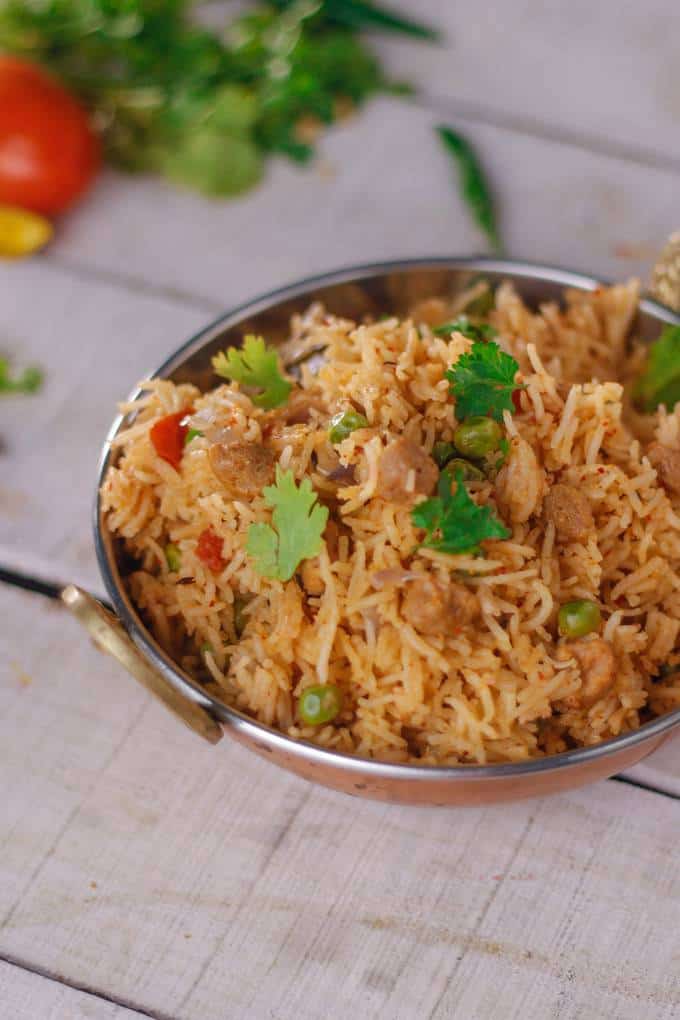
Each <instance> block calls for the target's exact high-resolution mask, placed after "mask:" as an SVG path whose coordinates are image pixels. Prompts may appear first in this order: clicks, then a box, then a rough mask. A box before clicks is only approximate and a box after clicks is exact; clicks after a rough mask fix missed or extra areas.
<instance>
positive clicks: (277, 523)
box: [246, 466, 328, 581]
mask: <svg viewBox="0 0 680 1020" xmlns="http://www.w3.org/2000/svg"><path fill="white" fill-rule="evenodd" d="M263 495H264V499H265V503H266V504H267V506H269V507H273V508H274V513H273V514H272V524H271V525H270V524H262V523H257V524H251V525H250V527H249V528H248V539H247V542H246V552H247V553H248V555H249V556H252V557H253V559H254V560H255V569H256V570H257V572H258V574H262V576H263V577H273V578H276V579H278V580H279V581H289V580H290V578H291V577H292V576H293V574H294V573H295V571H296V570H297V568H298V566H299V565H300V563H301V562H302V561H303V560H308V559H311V558H313V557H314V556H318V554H319V551H320V549H321V545H322V542H323V538H322V536H323V532H324V529H325V527H326V522H327V520H328V509H327V507H325V506H321V505H320V504H319V503H318V502H317V496H316V493H315V492H314V489H313V488H312V483H311V482H310V480H309V478H303V479H302V481H301V482H300V486H299V487H298V486H297V485H296V484H295V478H294V477H293V472H292V471H282V470H281V468H280V467H278V466H277V468H276V482H275V483H274V485H268V486H267V487H266V488H265V489H264V490H263ZM272 525H273V527H272Z"/></svg>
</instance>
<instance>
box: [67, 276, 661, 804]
mask: <svg viewBox="0 0 680 1020" xmlns="http://www.w3.org/2000/svg"><path fill="white" fill-rule="evenodd" d="M478 274H483V275H484V276H485V277H486V278H487V279H488V280H489V282H490V284H491V285H494V284H497V283H500V282H501V281H502V280H511V281H512V282H513V283H514V284H515V286H516V287H517V289H518V290H519V292H520V293H521V294H522V295H523V297H524V298H525V299H526V300H527V301H528V302H529V303H531V304H537V303H538V302H542V301H546V300H559V299H560V298H561V295H562V291H563V288H565V287H575V288H578V289H581V290H593V289H594V288H595V287H597V286H598V282H597V281H596V280H593V279H592V278H590V277H588V276H581V275H578V274H576V273H571V272H566V271H564V270H561V269H553V268H551V267H549V266H541V265H533V264H531V263H526V262H515V261H505V260H499V259H484V258H474V259H418V260H409V261H402V262H388V263H382V264H377V265H367V266H357V267H354V268H351V269H345V270H341V271H339V272H335V273H330V274H327V275H324V276H318V277H314V278H312V279H308V280H303V281H302V282H301V283H297V284H294V285H292V286H290V287H285V288H283V289H281V290H277V291H274V292H273V293H271V294H267V295H266V296H264V297H261V298H258V299H256V300H254V301H250V302H249V303H248V304H246V305H242V306H241V307H240V308H237V309H235V310H234V311H232V312H229V313H228V314H226V315H224V316H222V318H220V319H218V320H217V322H214V323H213V324H212V325H211V326H208V327H207V328H206V329H204V330H203V331H202V332H201V333H199V334H198V335H197V336H195V337H193V338H192V339H191V340H189V341H188V342H187V343H185V344H184V345H183V346H182V347H180V349H179V350H178V351H176V353H175V354H173V355H172V356H171V357H170V358H169V359H168V360H167V361H166V362H165V363H164V364H163V365H161V366H160V368H159V369H158V370H157V372H155V373H154V374H155V376H157V377H161V378H170V379H173V380H174V381H175V382H192V383H195V384H196V385H197V386H199V388H201V389H202V390H206V389H209V388H210V387H211V386H214V384H215V379H214V375H213V372H212V369H211V365H210V359H211V356H212V355H213V354H215V353H216V351H218V350H220V349H222V348H224V347H225V346H230V345H238V344H240V342H241V338H242V336H243V334H244V333H251V332H252V333H261V334H263V335H264V336H265V337H266V338H267V340H268V342H270V343H272V342H274V343H277V342H280V341H282V340H283V339H284V338H285V337H286V335H287V330H288V324H289V320H290V317H291V315H293V314H294V313H296V312H301V311H303V310H304V309H305V308H306V307H307V306H308V305H309V304H310V303H311V302H313V301H321V302H323V303H324V304H325V306H326V307H327V308H328V309H329V310H330V311H331V312H335V313H337V314H340V315H343V316H346V317H348V318H360V317H362V316H364V315H376V316H377V315H380V314H382V313H384V312H386V311H387V312H392V311H397V312H398V311H403V310H405V309H406V308H407V307H408V306H410V305H412V304H413V302H414V301H415V300H418V299H420V298H425V297H430V296H433V295H446V296H449V295H454V294H455V293H456V292H458V291H460V290H462V289H463V288H464V287H465V286H466V285H468V284H469V283H470V280H471V279H472V278H474V277H475V276H476V275H478ZM666 323H672V324H676V325H677V324H680V316H677V315H674V314H673V313H672V312H671V311H670V310H669V309H668V308H666V307H664V306H663V305H660V304H657V303H656V302H654V301H651V300H643V301H642V302H641V303H640V310H639V315H638V321H637V323H636V326H635V332H636V334H637V335H638V336H640V337H642V338H644V339H649V340H651V339H654V338H655V337H656V336H658V333H659V330H660V328H661V326H662V325H664V324H666ZM138 392H139V391H136V392H135V393H133V394H132V398H134V397H136V396H137V395H138ZM132 398H131V399H132ZM125 424H126V420H125V419H123V418H121V417H118V418H116V420H115V421H114V423H113V425H112V427H111V430H110V432H109V435H108V437H107V440H106V443H105V445H104V451H103V456H102V460H101V466H100V470H99V476H98V478H97V492H99V489H100V486H101V483H102V480H103V478H104V477H105V475H106V472H107V471H108V470H109V467H110V466H111V464H112V461H113V456H114V455H113V454H112V451H111V440H112V439H113V438H114V436H116V434H117V433H118V432H119V430H120V429H121V428H122V427H123V426H124V425H125ZM95 541H96V547H97V555H98V559H99V565H100V568H101V571H102V574H103V577H104V581H105V584H106V589H107V591H108V593H109V596H110V598H111V602H112V603H113V606H114V608H115V612H116V614H117V615H116V616H113V615H112V614H111V613H110V612H108V611H107V610H106V609H104V607H103V606H101V604H100V603H98V602H97V601H96V600H95V599H93V598H92V597H91V596H90V595H88V594H87V593H86V592H83V591H81V590H80V589H77V588H75V587H74V586H72V585H70V586H69V587H68V588H66V589H65V591H64V592H63V595H62V597H63V599H64V601H65V603H66V604H67V605H68V606H69V608H70V609H71V610H72V611H73V612H75V613H76V615H77V616H78V617H79V618H80V619H81V620H82V622H83V623H84V624H85V625H86V626H87V628H88V629H89V630H90V633H91V635H92V636H93V637H94V639H95V642H96V643H97V644H98V645H99V647H101V648H102V649H103V650H105V651H107V652H109V653H111V654H113V655H114V656H115V657H116V658H118V659H119V660H120V661H121V662H122V664H123V665H124V666H125V667H126V668H127V669H128V670H129V672H131V673H132V674H133V675H134V676H135V677H136V678H137V679H138V680H139V681H140V682H141V683H142V684H144V686H145V687H147V688H148V689H149V690H150V691H152V692H153V693H154V694H155V695H156V696H157V697H158V698H160V699H161V700H162V701H163V702H164V703H165V704H166V706H167V707H168V708H170V709H171V710H172V711H173V712H174V713H175V714H176V715H177V716H178V717H179V718H181V719H182V721H183V722H185V723H186V724H187V725H189V726H191V728H192V729H193V730H194V731H195V732H197V733H198V734H200V735H201V736H203V737H204V738H205V739H207V740H209V741H211V742H212V743H217V742H218V741H219V740H220V739H221V737H222V736H223V734H224V732H226V733H228V734H229V735H230V736H232V737H233V738H234V739H236V740H238V741H239V742H240V743H242V744H245V745H246V746H247V747H249V748H250V749H251V750H253V751H254V752H255V753H256V754H259V755H260V756H262V757H263V758H268V759H269V760H270V761H272V762H274V763H275V764H277V765H280V766H282V767H283V768H286V769H289V770H290V771H292V772H296V773H297V774H298V775H301V776H304V777H305V778H306V779H311V780H313V781H316V782H318V783H322V784H324V785H326V786H330V787H333V788H334V789H336V790H342V791H344V792H345V793H350V794H354V795H358V796H363V797H373V798H377V799H380V800H386V801H395V802H404V803H411V804H438V805H448V804H481V803H490V802H493V801H503V800H514V799H519V798H523V797H536V796H544V795H545V794H548V793H555V792H557V791H560V790H566V789H569V788H571V787H576V786H582V785H584V784H585V783H589V782H592V781H593V780H596V779H603V778H605V777H607V776H611V775H613V774H614V773H616V772H620V771H621V770H623V769H626V768H629V767H630V766H631V765H634V764H635V763H636V762H638V761H640V759H641V758H644V757H645V756H646V755H648V754H650V753H651V752H652V751H654V750H655V749H656V748H658V747H659V746H660V745H661V744H662V743H663V741H664V740H666V739H667V737H668V736H669V734H670V733H671V732H672V731H673V730H674V729H676V728H677V727H678V726H680V711H675V712H672V713H669V714H667V715H664V716H660V717H658V718H655V719H653V720H651V721H650V722H647V723H645V724H644V725H643V726H641V727H640V729H638V730H635V731H634V732H632V733H626V734H624V735H623V736H620V737H617V738H616V739H613V740H607V741H605V742H604V743H601V744H597V745H595V746H592V747H585V748H578V749H576V750H572V751H567V752H565V753H563V754H557V755H553V756H551V757H545V758H538V759H532V760H530V761H525V762H520V763H513V764H502V765H457V766H442V767H438V766H437V767H435V766H427V765H402V764H390V763H387V762H380V761H373V760H369V759H366V758H359V757H353V756H350V755H347V754H340V753H338V752H336V751H331V750H326V749H324V748H321V747H316V746H315V745H313V744H309V743H306V742H304V741H295V740H292V739H290V738H289V737H286V736H284V735H283V734H282V733H279V732H278V731H276V730H273V729H270V728H268V727H267V726H264V725H262V724H261V723H258V722H255V721H254V720H253V719H251V718H249V717H248V716H246V715H244V714H242V713H241V712H238V711H235V710H234V709H233V708H231V707H230V706H229V705H228V704H226V703H225V702H224V701H222V700H220V699H219V698H218V697H215V696H214V694H212V693H208V692H207V691H206V690H204V689H203V688H202V687H201V686H200V684H199V683H197V681H195V680H193V679H192V678H191V677H190V676H188V675H187V674H186V673H185V672H184V671H183V670H181V669H180V667H179V666H178V665H177V664H176V663H175V662H173V661H172V659H170V658H169V657H168V655H167V654H166V653H165V652H164V651H163V649H162V648H160V646H159V645H158V644H157V642H156V641H155V640H154V638H153V636H152V635H151V633H150V632H149V630H148V629H147V628H146V626H145V625H144V623H143V622H142V620H141V619H140V616H139V614H138V612H137V610H136V608H135V606H134V605H133V604H132V602H131V600H130V597H129V595H128V593H127V591H126V590H125V586H124V583H123V579H122V576H121V565H120V563H119V562H118V558H117V546H116V543H114V541H113V540H112V537H111V535H110V534H109V532H108V530H107V527H106V524H105V521H104V519H103V516H102V512H101V505H100V501H99V497H97V505H96V515H95Z"/></svg>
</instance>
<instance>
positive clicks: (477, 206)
mask: <svg viewBox="0 0 680 1020" xmlns="http://www.w3.org/2000/svg"><path fill="white" fill-rule="evenodd" d="M437 134H438V135H439V137H440V138H441V140H442V142H443V143H444V146H445V147H446V149H448V151H449V152H450V153H451V155H452V156H454V157H455V159H456V162H457V163H458V170H459V173H460V190H461V195H462V197H463V200H464V201H465V203H466V205H467V206H468V208H469V209H470V211H471V212H472V215H473V216H474V218H475V221H476V222H477V224H478V226H480V227H481V229H482V230H483V231H484V233H485V234H486V236H487V237H488V239H489V241H490V242H491V245H492V247H493V248H494V249H495V250H496V251H500V249H501V242H500V237H499V235H498V228H497V226H496V213H495V211H494V203H493V198H492V196H491V191H490V189H489V185H488V184H487V181H486V177H485V174H484V170H483V169H482V165H481V163H480V162H479V160H478V158H477V155H476V153H475V151H474V149H473V148H472V146H471V145H470V143H469V142H468V141H467V140H466V139H465V138H463V137H462V135H459V134H457V133H456V132H455V131H453V130H452V129H451V128H450V127H447V126H446V125H445V124H440V125H439V127H438V128H437Z"/></svg>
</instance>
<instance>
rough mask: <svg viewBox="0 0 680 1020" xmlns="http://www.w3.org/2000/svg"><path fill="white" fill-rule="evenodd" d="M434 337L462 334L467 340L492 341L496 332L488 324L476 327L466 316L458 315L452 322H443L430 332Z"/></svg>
mask: <svg viewBox="0 0 680 1020" xmlns="http://www.w3.org/2000/svg"><path fill="white" fill-rule="evenodd" d="M432 332H433V333H434V334H435V336H448V335H449V334H450V333H462V334H463V336H466V337H467V338H468V340H493V338H494V337H495V336H498V330H497V329H496V328H495V327H494V326H492V325H491V323H490V322H483V323H481V324H480V325H476V324H475V323H474V322H470V320H469V319H468V317H467V315H459V316H458V318H457V319H454V321H453V322H443V323H442V325H441V326H435V328H434V329H433V330H432Z"/></svg>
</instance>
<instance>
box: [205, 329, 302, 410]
mask: <svg viewBox="0 0 680 1020" xmlns="http://www.w3.org/2000/svg"><path fill="white" fill-rule="evenodd" d="M212 364H213V368H214V370H215V372H216V373H217V375H221V376H222V377H223V378H224V379H233V380H235V381H236V382H240V383H242V384H243V385H244V386H247V387H249V388H252V389H254V390H258V391H259V392H257V393H255V394H254V396H253V397H252V401H253V403H254V404H256V405H257V406H258V407H263V408H264V409H265V410H266V411H269V410H271V409H272V408H273V407H280V405H281V404H285V403H286V401H287V400H288V395H289V393H290V391H291V388H292V387H291V384H290V383H289V382H288V380H287V379H284V377H283V376H282V375H281V370H280V368H279V357H278V354H277V353H276V351H275V350H273V349H272V348H271V347H267V346H266V345H265V342H264V340H263V339H262V337H261V336H254V335H253V334H252V333H250V334H248V336H246V337H245V339H244V341H243V348H242V349H241V350H237V349H236V348H235V347H230V348H229V349H228V350H227V351H220V353H219V354H216V355H215V357H214V358H213V359H212Z"/></svg>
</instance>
